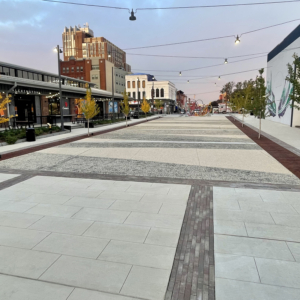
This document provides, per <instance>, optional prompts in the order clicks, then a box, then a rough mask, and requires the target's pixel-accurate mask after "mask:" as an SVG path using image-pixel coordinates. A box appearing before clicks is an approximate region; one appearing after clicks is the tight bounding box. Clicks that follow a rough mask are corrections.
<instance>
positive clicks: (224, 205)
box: [213, 198, 241, 210]
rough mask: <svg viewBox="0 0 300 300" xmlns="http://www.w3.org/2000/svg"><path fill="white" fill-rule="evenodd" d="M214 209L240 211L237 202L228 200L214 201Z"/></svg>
mask: <svg viewBox="0 0 300 300" xmlns="http://www.w3.org/2000/svg"><path fill="white" fill-rule="evenodd" d="M213 203H214V207H215V208H219V209H230V210H241V209H240V205H239V203H238V201H237V200H235V199H230V198H225V199H224V198H223V199H218V198H217V199H214V202H213Z"/></svg>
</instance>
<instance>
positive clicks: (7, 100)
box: [0, 94, 11, 124]
mask: <svg viewBox="0 0 300 300" xmlns="http://www.w3.org/2000/svg"><path fill="white" fill-rule="evenodd" d="M10 98H11V96H7V97H5V98H4V99H3V97H2V96H1V94H0V101H1V100H2V99H3V100H2V102H1V103H0V112H1V116H0V124H3V123H6V122H8V121H9V118H5V117H4V116H2V113H3V115H4V111H5V110H7V105H8V104H9V103H10V102H11V100H10Z"/></svg>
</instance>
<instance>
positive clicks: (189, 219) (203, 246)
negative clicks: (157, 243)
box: [165, 185, 215, 300]
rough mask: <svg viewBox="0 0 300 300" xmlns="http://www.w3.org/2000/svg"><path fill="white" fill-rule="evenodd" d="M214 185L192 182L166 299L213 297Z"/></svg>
mask: <svg viewBox="0 0 300 300" xmlns="http://www.w3.org/2000/svg"><path fill="white" fill-rule="evenodd" d="M212 204H213V188H212V186H195V185H194V186H192V188H191V192H190V196H189V200H188V203H187V209H186V212H185V216H184V220H183V225H182V228H181V232H180V237H179V241H178V245H177V249H176V254H175V258H174V263H173V268H172V272H171V276H170V281H169V285H168V289H167V293H166V296H165V300H196V299H197V300H198V299H206V300H214V299H215V273H214V270H215V266H214V228H213V205H212Z"/></svg>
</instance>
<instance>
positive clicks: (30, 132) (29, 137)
mask: <svg viewBox="0 0 300 300" xmlns="http://www.w3.org/2000/svg"><path fill="white" fill-rule="evenodd" d="M26 142H35V130H34V128H26Z"/></svg>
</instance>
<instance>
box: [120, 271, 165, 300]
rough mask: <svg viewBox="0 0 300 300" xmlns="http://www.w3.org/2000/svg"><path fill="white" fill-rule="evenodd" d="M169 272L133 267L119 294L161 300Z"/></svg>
mask: <svg viewBox="0 0 300 300" xmlns="http://www.w3.org/2000/svg"><path fill="white" fill-rule="evenodd" d="M169 276H170V272H169V271H167V270H161V269H152V268H146V267H138V266H133V268H132V270H131V272H130V274H129V276H128V278H127V279H126V282H125V284H124V286H123V288H122V290H121V294H123V295H128V296H132V297H141V298H143V299H149V300H163V299H164V296H165V293H166V290H167V285H168V280H169Z"/></svg>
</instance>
